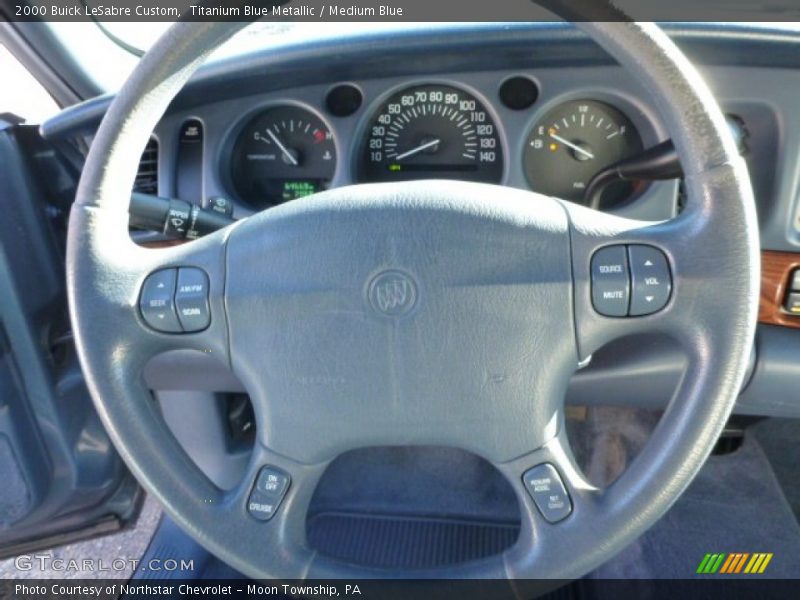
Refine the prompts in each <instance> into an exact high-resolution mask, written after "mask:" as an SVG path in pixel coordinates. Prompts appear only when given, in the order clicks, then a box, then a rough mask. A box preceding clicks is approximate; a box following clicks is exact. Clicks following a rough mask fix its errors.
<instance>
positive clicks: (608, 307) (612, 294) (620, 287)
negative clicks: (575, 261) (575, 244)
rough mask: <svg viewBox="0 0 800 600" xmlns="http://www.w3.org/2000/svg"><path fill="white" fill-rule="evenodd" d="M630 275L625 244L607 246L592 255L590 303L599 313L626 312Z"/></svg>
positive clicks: (614, 313)
mask: <svg viewBox="0 0 800 600" xmlns="http://www.w3.org/2000/svg"><path fill="white" fill-rule="evenodd" d="M629 297H630V277H629V275H628V255H627V252H626V251H625V246H608V247H607V248H602V249H601V250H598V251H597V252H595V253H594V256H593V257H592V305H593V306H594V309H595V310H596V311H597V312H599V313H600V314H601V315H605V316H607V317H624V316H626V315H627V314H628V300H629Z"/></svg>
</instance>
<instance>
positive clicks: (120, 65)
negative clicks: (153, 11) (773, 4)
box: [46, 21, 800, 92]
mask: <svg viewBox="0 0 800 600" xmlns="http://www.w3.org/2000/svg"><path fill="white" fill-rule="evenodd" d="M171 25H172V24H171V23H160V22H148V23H144V22H136V23H130V22H63V23H62V22H50V23H47V24H46V26H47V27H49V28H50V29H51V30H52V31H53V33H54V34H55V35H56V37H57V38H58V39H59V41H60V42H61V44H62V45H63V46H64V48H65V50H67V52H69V53H70V54H71V55H72V57H73V58H74V59H75V61H76V62H77V63H78V64H79V65H80V66H81V68H82V69H83V70H84V72H85V73H87V74H88V75H89V77H91V78H92V79H93V80H94V81H95V83H96V84H97V85H98V87H99V88H100V89H102V90H104V91H106V92H113V91H116V90H117V89H118V88H119V87H120V86H121V85H122V83H123V82H124V81H125V79H126V78H127V76H128V75H129V74H130V72H131V71H132V70H133V68H134V67H135V66H136V63H137V61H138V60H139V58H140V57H141V55H142V54H143V53H144V52H146V51H147V49H148V48H150V46H152V45H153V43H155V41H156V40H157V39H158V38H159V37H160V36H161V34H162V33H164V31H166V30H167V28H169V27H170V26H171ZM496 25H497V23H473V24H472V26H478V27H481V26H496ZM729 25H731V26H742V25H746V26H748V27H764V28H770V29H778V30H780V29H791V30H797V29H800V23H771V22H769V23H768V22H760V23H729ZM458 26H463V23H404V22H359V23H342V22H323V23H314V22H278V23H276V22H265V21H257V22H255V23H252V24H251V25H249V26H247V27H245V28H244V29H243V30H242V31H240V32H239V33H238V34H237V35H235V36H234V37H233V38H231V39H230V40H229V41H228V42H227V43H225V44H223V45H222V46H221V47H220V48H218V49H217V50H216V51H215V52H214V53H213V54H212V55H211V57H210V58H209V62H213V61H218V60H221V59H224V58H229V57H231V56H237V55H242V54H247V53H250V52H254V51H256V50H259V49H263V48H267V47H280V46H284V45H291V44H297V43H302V42H307V41H312V40H322V39H330V38H337V37H341V36H343V35H347V36H358V35H362V34H374V33H376V32H377V33H380V32H386V33H387V34H391V33H392V32H396V31H407V30H419V29H424V28H432V27H436V28H443V27H458Z"/></svg>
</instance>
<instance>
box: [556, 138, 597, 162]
mask: <svg viewBox="0 0 800 600" xmlns="http://www.w3.org/2000/svg"><path fill="white" fill-rule="evenodd" d="M550 137H551V138H553V139H554V140H555V141H557V142H561V143H562V144H564V145H565V146H566V147H567V148H572V149H573V150H575V152H579V153H581V154H583V155H584V156H585V157H586V158H594V154H592V153H591V152H589V151H588V150H586V149H585V148H581V147H580V146H578V145H577V144H573V143H572V142H570V141H568V140H565V139H564V138H563V137H561V136H560V135H556V134H555V133H551V134H550Z"/></svg>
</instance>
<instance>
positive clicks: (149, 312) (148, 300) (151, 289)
mask: <svg viewBox="0 0 800 600" xmlns="http://www.w3.org/2000/svg"><path fill="white" fill-rule="evenodd" d="M177 274H178V270H177V269H163V270H161V271H156V272H155V273H151V274H150V275H148V276H147V278H146V279H145V280H144V285H143V286H142V294H141V296H140V297H139V310H140V311H141V313H142V318H143V319H144V320H145V323H147V324H148V325H149V326H150V327H152V328H153V329H155V330H156V331H161V332H163V333H180V332H181V331H183V330H182V329H181V324H180V322H179V321H178V315H177V314H176V312H175V303H174V302H173V296H174V294H175V281H176V279H177Z"/></svg>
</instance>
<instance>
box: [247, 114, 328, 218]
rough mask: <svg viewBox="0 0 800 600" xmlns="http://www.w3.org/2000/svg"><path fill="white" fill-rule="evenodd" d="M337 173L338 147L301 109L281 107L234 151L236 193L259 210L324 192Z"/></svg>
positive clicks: (252, 127) (258, 120)
mask: <svg viewBox="0 0 800 600" xmlns="http://www.w3.org/2000/svg"><path fill="white" fill-rule="evenodd" d="M335 170H336V146H335V144H334V141H333V135H332V134H331V131H330V129H329V128H328V126H327V125H325V123H324V122H323V121H322V119H321V118H319V117H318V116H317V115H315V114H314V113H312V112H311V111H308V110H306V109H304V108H301V107H299V106H289V105H287V106H275V107H272V108H268V109H267V110H265V111H264V112H262V113H259V114H258V115H257V116H256V117H255V118H253V119H252V120H251V121H250V122H249V123H248V124H247V125H246V126H245V127H244V129H243V130H242V132H241V134H239V138H238V139H237V141H236V144H235V145H234V148H233V157H232V178H233V184H234V186H235V187H236V191H237V192H238V193H239V195H240V196H241V198H242V199H243V200H245V201H247V202H249V203H250V204H252V205H253V206H255V207H259V208H260V207H263V206H269V205H275V204H280V203H281V202H285V201H287V200H294V199H295V198H301V197H303V196H308V195H309V194H313V193H315V192H318V191H320V190H323V189H325V188H327V186H328V184H329V183H330V181H331V179H333V174H334V171H335Z"/></svg>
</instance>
